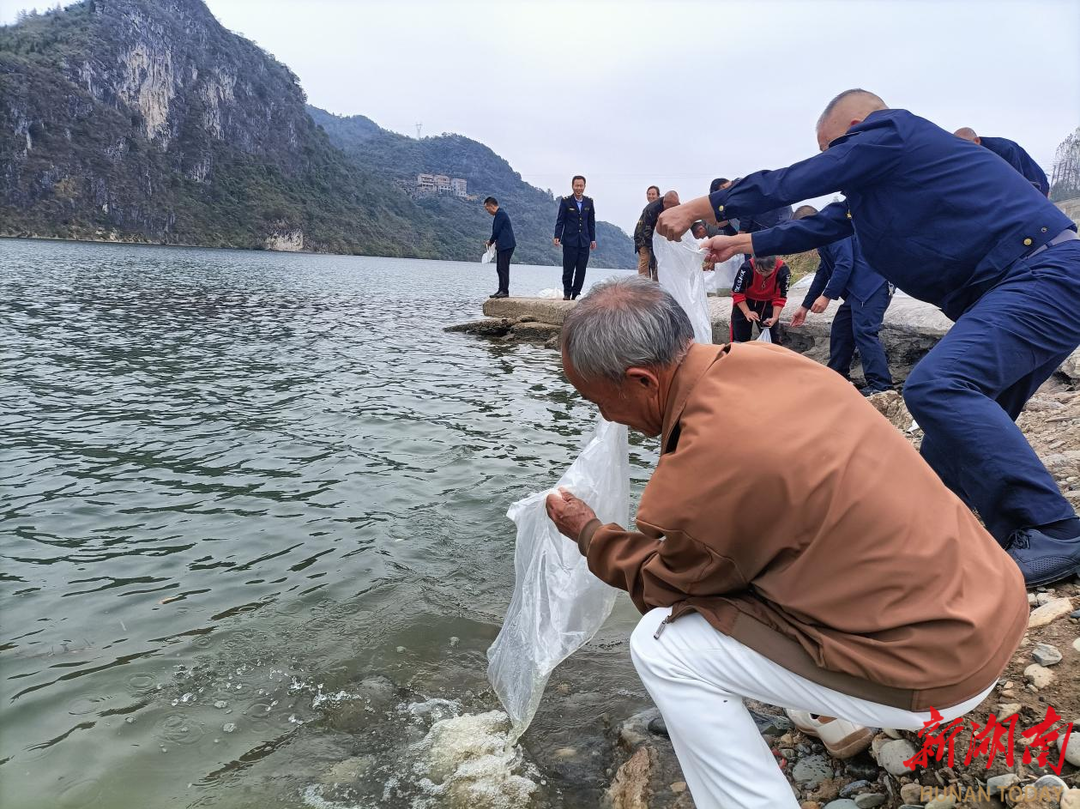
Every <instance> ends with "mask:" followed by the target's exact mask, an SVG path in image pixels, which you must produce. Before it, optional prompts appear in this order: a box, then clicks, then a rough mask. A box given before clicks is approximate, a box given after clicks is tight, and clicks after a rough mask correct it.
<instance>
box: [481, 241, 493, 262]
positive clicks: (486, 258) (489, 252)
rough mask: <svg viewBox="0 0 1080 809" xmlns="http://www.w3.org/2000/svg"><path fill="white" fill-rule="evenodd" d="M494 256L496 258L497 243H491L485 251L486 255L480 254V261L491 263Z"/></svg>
mask: <svg viewBox="0 0 1080 809" xmlns="http://www.w3.org/2000/svg"><path fill="white" fill-rule="evenodd" d="M493 258H495V245H490V246H489V247H488V249H487V250H485V251H484V255H482V256H480V263H481V264H490V263H491V260H492V259H493Z"/></svg>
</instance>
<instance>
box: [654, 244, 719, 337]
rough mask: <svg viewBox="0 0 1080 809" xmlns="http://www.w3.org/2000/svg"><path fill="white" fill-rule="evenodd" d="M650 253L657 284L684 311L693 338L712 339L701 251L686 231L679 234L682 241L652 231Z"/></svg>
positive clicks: (703, 252)
mask: <svg viewBox="0 0 1080 809" xmlns="http://www.w3.org/2000/svg"><path fill="white" fill-rule="evenodd" d="M652 244H653V247H652V249H653V255H654V256H655V257H656V272H657V275H658V279H659V281H660V286H662V287H663V288H664V289H666V290H667V291H668V292H670V293H671V295H672V297H674V298H675V300H677V301H678V302H679V305H680V306H682V308H683V309H684V310H685V311H686V314H687V316H688V317H689V318H690V324H691V325H692V326H693V327H694V340H695V341H696V342H698V343H704V344H705V345H708V344H710V343H711V342H712V320H711V319H710V318H709V302H708V296H707V295H706V294H705V279H704V277H703V276H704V275H705V273H703V272H702V271H701V262H702V261H703V260H704V258H705V251H704V250H702V249H701V248H700V247H698V243H697V240H696V239H694V238H693V237H692V236H691V235H690V232H689V231H687V232H686V233H684V234H683V237H682V241H680V242H669V241H668V240H667V239H665V238H664V237H663V236H661V235H660V234H659V233H654V234H653V241H652Z"/></svg>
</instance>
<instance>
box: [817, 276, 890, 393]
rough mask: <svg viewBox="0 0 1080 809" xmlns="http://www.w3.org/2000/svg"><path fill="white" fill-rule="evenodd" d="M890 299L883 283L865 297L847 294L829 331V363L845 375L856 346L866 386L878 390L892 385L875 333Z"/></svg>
mask: <svg viewBox="0 0 1080 809" xmlns="http://www.w3.org/2000/svg"><path fill="white" fill-rule="evenodd" d="M891 300H892V296H890V295H889V285H888V284H882V285H881V286H880V287H878V291H877V292H875V293H874V294H873V295H871V296H870V297H869V298H867V299H866V301H860V300H858V299H857V298H847V299H845V300H844V302H843V303H842V304H841V305H840V308H839V309H838V310H837V312H836V317H835V318H833V324H832V332H831V334H830V335H829V367H830V368H832V369H833V370H834V371H837V372H839V373H840V374H842V375H843V377H844V378H845V379H846V378H847V375H848V372H849V371H850V370H851V360H852V358H853V357H854V356H855V349H856V348H857V349H859V358H860V359H861V360H862V367H863V376H864V377H866V384H867V386H868V387H871V388H876V389H879V390H885V389H886V388H891V387H892V384H893V381H892V374H890V373H889V361H888V359H887V358H886V357H885V346H883V345H882V344H881V338H880V337H878V332H880V331H881V323H882V321H883V320H884V319H885V310H886V309H888V308H889V302H890V301H891Z"/></svg>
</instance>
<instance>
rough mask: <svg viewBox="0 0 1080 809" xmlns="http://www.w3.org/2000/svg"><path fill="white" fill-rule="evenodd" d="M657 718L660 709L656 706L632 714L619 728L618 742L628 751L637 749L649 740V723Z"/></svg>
mask: <svg viewBox="0 0 1080 809" xmlns="http://www.w3.org/2000/svg"><path fill="white" fill-rule="evenodd" d="M659 718H660V711H659V710H657V709H656V708H650V709H649V710H646V711H641V712H640V713H636V714H634V715H633V716H631V717H630V718H629V719H627V720H626V721H625V722H623V723H622V727H620V728H619V744H620V745H621V746H622V747H623V749H624V750H626V751H628V752H633V751H634V750H637V748H639V747H641V745H643V744H645V742H647V741H649V740H650V733H649V724H650V723H651V722H652V721H653V720H655V719H659Z"/></svg>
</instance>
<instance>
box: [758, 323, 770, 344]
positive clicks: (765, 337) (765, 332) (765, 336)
mask: <svg viewBox="0 0 1080 809" xmlns="http://www.w3.org/2000/svg"><path fill="white" fill-rule="evenodd" d="M759 331H760V334H758V339H759V340H760V341H761V342H763V343H771V342H772V327H771V326H766V327H765V328H763V329H762V328H760V327H759Z"/></svg>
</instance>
